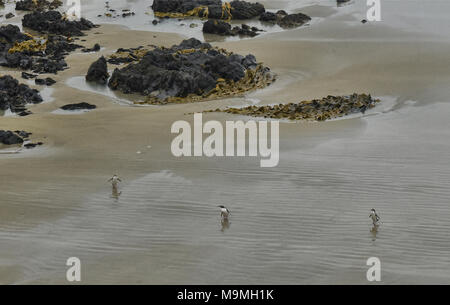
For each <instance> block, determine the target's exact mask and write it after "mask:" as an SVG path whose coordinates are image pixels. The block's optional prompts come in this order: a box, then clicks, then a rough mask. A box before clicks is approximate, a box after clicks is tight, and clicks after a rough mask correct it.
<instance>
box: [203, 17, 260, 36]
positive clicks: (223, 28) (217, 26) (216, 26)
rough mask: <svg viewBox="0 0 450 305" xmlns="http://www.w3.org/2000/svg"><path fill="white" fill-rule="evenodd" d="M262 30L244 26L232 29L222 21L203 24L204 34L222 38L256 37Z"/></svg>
mask: <svg viewBox="0 0 450 305" xmlns="http://www.w3.org/2000/svg"><path fill="white" fill-rule="evenodd" d="M261 31H262V30H260V29H258V28H256V27H249V26H248V25H246V24H242V25H241V26H240V27H239V26H235V27H231V24H229V23H228V22H225V21H222V20H208V21H206V22H205V23H204V24H203V33H207V34H216V35H221V36H238V35H239V36H250V37H255V36H257V35H258V34H259V32H261Z"/></svg>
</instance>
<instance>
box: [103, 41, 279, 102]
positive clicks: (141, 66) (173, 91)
mask: <svg viewBox="0 0 450 305" xmlns="http://www.w3.org/2000/svg"><path fill="white" fill-rule="evenodd" d="M274 80H275V76H274V75H273V74H272V73H271V72H270V69H269V68H267V67H264V66H263V65H262V64H260V63H257V61H256V58H255V57H254V56H253V55H247V56H241V55H238V54H233V53H229V52H227V51H226V50H223V49H218V48H213V47H212V46H211V45H210V44H208V43H202V42H200V41H199V40H197V39H195V38H191V39H188V40H184V41H183V42H181V43H180V44H179V45H174V46H172V47H171V48H155V49H154V50H152V51H148V52H147V53H146V54H145V55H144V56H143V57H142V59H141V60H140V61H138V62H137V63H130V64H129V65H127V66H126V67H124V68H122V69H115V71H114V73H113V75H112V76H111V78H110V80H109V83H108V85H109V87H110V88H111V89H113V90H119V91H121V92H123V93H140V94H142V95H144V96H146V97H147V100H146V103H150V104H167V103H183V102H193V101H201V100H205V99H211V98H218V97H223V96H230V95H235V94H242V93H243V92H246V91H248V90H252V89H255V88H262V87H265V86H267V85H269V84H270V83H272V82H273V81H274Z"/></svg>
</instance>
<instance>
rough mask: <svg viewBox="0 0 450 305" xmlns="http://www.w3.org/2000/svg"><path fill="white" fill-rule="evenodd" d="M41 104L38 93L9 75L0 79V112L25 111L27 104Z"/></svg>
mask: <svg viewBox="0 0 450 305" xmlns="http://www.w3.org/2000/svg"><path fill="white" fill-rule="evenodd" d="M41 102H42V97H41V96H40V94H39V91H38V90H36V89H31V88H30V87H28V86H27V85H25V84H21V83H19V81H18V80H16V79H15V78H13V77H12V76H10V75H5V76H1V77H0V110H2V111H6V110H8V109H9V110H11V112H14V113H19V114H20V113H22V112H25V111H26V105H27V104H38V103H41Z"/></svg>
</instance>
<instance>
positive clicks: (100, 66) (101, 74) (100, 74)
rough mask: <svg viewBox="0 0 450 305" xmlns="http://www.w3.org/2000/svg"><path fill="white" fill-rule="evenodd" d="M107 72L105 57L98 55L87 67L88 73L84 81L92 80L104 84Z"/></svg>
mask: <svg viewBox="0 0 450 305" xmlns="http://www.w3.org/2000/svg"><path fill="white" fill-rule="evenodd" d="M108 78H109V73H108V65H107V63H106V59H105V57H103V56H102V57H100V58H99V59H98V60H96V61H95V62H93V63H92V64H91V66H90V67H89V70H88V73H87V75H86V81H88V82H94V83H97V84H99V85H106V83H107V82H108Z"/></svg>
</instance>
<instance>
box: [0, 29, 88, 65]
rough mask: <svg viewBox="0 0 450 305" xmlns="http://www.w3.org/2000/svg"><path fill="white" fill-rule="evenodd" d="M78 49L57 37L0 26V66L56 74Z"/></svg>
mask: <svg viewBox="0 0 450 305" xmlns="http://www.w3.org/2000/svg"><path fill="white" fill-rule="evenodd" d="M81 47H82V46H79V45H76V44H74V43H71V42H69V41H68V40H67V38H65V37H62V36H58V35H48V36H47V37H33V36H31V35H30V34H24V33H21V32H20V29H19V27H17V26H15V25H10V24H9V25H6V26H1V27H0V65H1V66H6V67H11V68H20V69H23V70H32V71H33V72H34V73H55V74H56V73H57V72H58V71H62V70H64V69H65V68H66V67H67V63H66V62H65V60H64V57H65V56H66V55H67V54H68V53H69V52H72V51H74V50H76V49H77V48H81Z"/></svg>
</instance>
